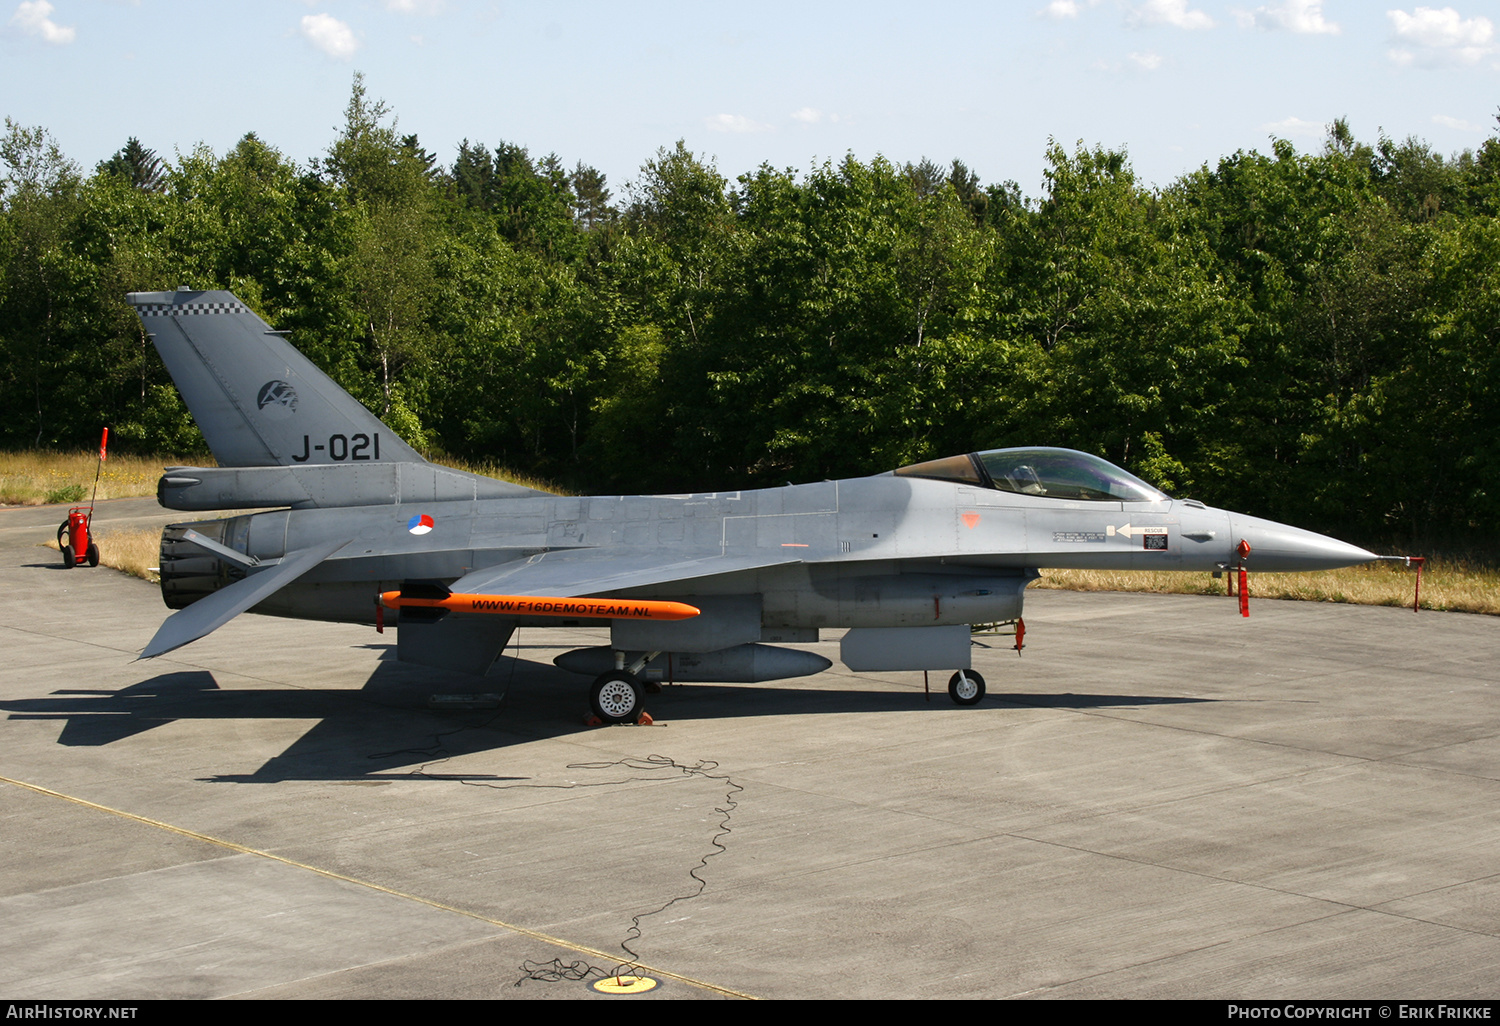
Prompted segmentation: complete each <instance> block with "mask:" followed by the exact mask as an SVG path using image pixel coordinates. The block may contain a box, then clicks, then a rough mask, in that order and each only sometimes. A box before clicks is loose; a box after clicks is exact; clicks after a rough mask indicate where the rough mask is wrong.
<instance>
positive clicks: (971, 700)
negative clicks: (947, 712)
mask: <svg viewBox="0 0 1500 1026" xmlns="http://www.w3.org/2000/svg"><path fill="white" fill-rule="evenodd" d="M948 697H949V698H951V699H953V701H954V703H955V704H956V705H978V704H979V700H980V699H981V698H983V697H984V678H983V677H981V676H980V675H979V674H977V673H975V672H974V671H973V670H959V671H958V672H957V673H955V674H954V675H953V676H952V677H949V678H948Z"/></svg>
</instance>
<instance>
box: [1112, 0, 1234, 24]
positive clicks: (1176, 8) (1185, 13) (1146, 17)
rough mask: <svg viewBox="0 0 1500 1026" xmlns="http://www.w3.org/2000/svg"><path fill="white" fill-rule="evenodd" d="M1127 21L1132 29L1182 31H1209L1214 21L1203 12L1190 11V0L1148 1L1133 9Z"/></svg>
mask: <svg viewBox="0 0 1500 1026" xmlns="http://www.w3.org/2000/svg"><path fill="white" fill-rule="evenodd" d="M1126 21H1127V22H1128V23H1129V24H1130V25H1131V26H1132V27H1140V26H1143V25H1171V26H1172V27H1173V28H1180V29H1208V28H1213V27H1214V20H1213V19H1212V18H1210V17H1209V16H1208V15H1206V14H1204V13H1203V12H1202V11H1193V10H1189V9H1188V0H1146V2H1145V3H1143V4H1137V5H1136V6H1135V7H1134V8H1132V9H1131V11H1130V15H1129V17H1127V18H1126Z"/></svg>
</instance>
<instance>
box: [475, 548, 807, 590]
mask: <svg viewBox="0 0 1500 1026" xmlns="http://www.w3.org/2000/svg"><path fill="white" fill-rule="evenodd" d="M800 562H802V560H801V559H799V558H796V557H788V556H782V555H779V554H775V555H773V554H769V553H768V554H764V555H761V554H746V555H735V556H729V555H722V556H704V557H701V558H699V559H684V560H676V561H670V562H669V561H664V560H663V559H662V557H661V555H660V554H652V553H636V554H629V555H613V554H610V553H609V552H608V551H607V550H606V551H601V550H599V549H565V550H562V551H558V552H544V553H542V554H541V555H538V556H532V557H531V558H530V559H526V560H516V561H514V562H510V563H502V564H500V565H499V566H492V567H485V568H484V569H482V570H475V571H474V572H473V573H471V574H468V575H467V576H465V577H462V578H460V579H459V580H457V581H455V582H453V584H451V585H449V588H450V590H452V591H454V592H468V593H473V594H491V593H495V592H503V593H505V594H507V595H567V596H570V597H574V598H583V597H586V596H590V595H601V594H604V593H605V592H615V591H625V590H627V589H629V588H645V587H648V586H653V585H661V584H679V583H680V584H682V585H683V586H684V592H683V593H684V594H688V593H689V591H688V586H689V582H691V581H694V580H697V579H698V578H701V577H714V576H716V575H718V574H727V573H736V572H739V571H743V570H760V569H764V568H766V567H772V566H785V565H787V564H791V563H800Z"/></svg>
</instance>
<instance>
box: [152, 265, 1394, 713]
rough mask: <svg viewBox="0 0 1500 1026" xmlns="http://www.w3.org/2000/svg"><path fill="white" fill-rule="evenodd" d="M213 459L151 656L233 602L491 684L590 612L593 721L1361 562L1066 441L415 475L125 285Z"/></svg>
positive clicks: (328, 401)
mask: <svg viewBox="0 0 1500 1026" xmlns="http://www.w3.org/2000/svg"><path fill="white" fill-rule="evenodd" d="M127 298H128V300H129V302H130V303H131V304H132V305H133V306H134V307H135V309H136V312H137V313H138V314H139V315H140V318H141V322H142V324H143V325H144V326H145V330H146V331H147V332H148V333H149V335H150V337H151V339H152V341H153V343H154V344H155V346H156V349H157V351H158V352H159V353H160V354H161V357H162V359H163V361H164V362H165V363H166V366H167V369H168V371H169V372H170V373H171V375H172V378H173V380H174V381H175V382H176V384H177V388H178V390H179V391H180V392H181V393H182V397H183V399H184V401H185V402H186V403H187V405H188V408H189V410H190V411H191V412H192V415H193V418H194V419H195V420H196V421H197V423H198V426H199V428H200V429H201V430H202V432H203V435H204V438H205V439H206V440H207V442H208V445H209V448H210V449H211V450H212V451H213V454H214V457H215V458H216V459H217V461H218V463H219V465H218V466H217V467H212V468H207V467H169V468H167V470H166V472H165V474H164V476H163V477H162V478H161V481H160V483H159V485H158V488H157V495H158V498H159V500H160V502H161V504H162V505H163V506H165V507H167V508H169V509H174V510H184V511H208V510H226V509H231V510H232V509H258V510H264V509H265V508H267V507H276V508H274V509H272V510H271V511H270V512H254V513H247V514H243V515H239V516H235V517H232V518H230V519H221V520H206V521H197V522H191V523H181V524H176V525H173V526H171V527H169V528H167V529H166V531H165V532H164V533H163V535H162V543H161V589H162V596H163V598H164V599H165V600H166V604H167V605H168V606H169V607H171V608H172V609H175V610H178V612H176V613H174V614H172V615H171V616H170V617H168V618H167V620H166V622H165V623H163V624H162V626H161V629H160V630H158V631H157V633H156V635H155V637H153V638H152V639H151V641H150V643H149V644H148V645H146V647H145V649H144V650H143V651H142V653H141V657H142V658H149V657H153V656H158V655H161V654H163V653H165V652H170V651H172V650H173V649H175V648H178V647H179V646H182V645H185V644H188V643H189V642H192V641H195V640H197V639H198V638H201V637H203V636H204V635H206V634H208V633H209V632H211V631H213V630H215V629H217V628H218V627H220V626H222V625H223V624H225V623H227V622H228V621H229V620H231V619H232V618H234V617H235V616H237V615H238V614H240V613H242V612H244V611H246V610H251V611H253V612H257V613H265V614H271V615H275V616H287V617H296V618H301V619H310V620H330V621H338V622H347V623H364V624H375V625H377V626H381V627H382V628H383V627H384V626H386V625H391V626H394V627H395V629H396V634H397V642H396V654H397V657H398V658H399V659H401V660H403V661H406V662H409V663H415V664H418V665H422V666H427V667H435V668H438V669H441V670H447V671H453V672H457V673H466V674H475V675H483V674H484V673H486V672H487V671H488V670H489V668H490V666H491V665H492V664H493V663H494V662H495V661H496V660H497V659H498V658H499V656H500V655H501V653H502V652H503V651H504V648H505V645H506V643H507V641H508V640H509V638H510V636H511V634H512V632H513V631H514V630H515V628H516V626H517V625H518V624H521V623H525V624H527V625H533V626H583V625H589V626H598V627H608V628H609V632H610V643H609V645H608V646H607V647H600V648H590V649H577V650H574V651H572V652H569V653H566V654H564V655H562V656H560V657H558V659H557V663H558V665H559V666H562V667H563V668H564V669H567V670H571V671H575V672H578V673H580V674H585V675H588V676H592V677H593V678H594V681H593V684H592V687H591V689H590V705H591V707H592V709H593V712H594V714H595V715H596V716H598V718H599V719H600V720H602V721H604V722H611V723H622V722H633V721H635V720H637V719H638V718H639V716H640V713H641V708H642V693H643V681H648V680H652V679H660V678H662V677H664V676H665V677H670V678H671V679H672V680H673V681H675V682H694V681H721V682H724V681H728V682H757V681H768V680H778V679H783V678H789V677H797V676H803V675H807V674H813V673H818V672H820V671H822V670H824V669H826V668H828V667H829V666H830V665H831V663H830V661H829V660H827V659H825V658H823V657H822V656H819V655H816V654H814V653H812V652H808V651H805V650H799V649H795V648H787V647H784V646H785V645H786V644H796V643H799V642H802V643H805V642H812V641H816V640H818V637H819V632H820V631H821V630H823V629H824V628H840V629H846V632H845V634H844V635H843V639H842V642H841V644H840V649H839V655H840V658H841V659H842V660H843V662H844V664H845V665H846V666H848V667H849V668H850V669H851V670H854V671H855V672H867V671H889V670H941V671H945V672H946V671H948V670H952V671H954V673H953V675H952V677H951V679H950V681H949V693H950V695H951V696H952V698H953V700H954V701H956V702H957V703H959V704H960V705H973V704H975V703H977V702H979V701H980V699H982V698H983V697H984V680H983V678H982V677H981V676H980V675H979V674H978V673H976V672H975V671H974V670H973V669H972V667H971V665H970V649H971V640H970V639H971V626H973V625H976V624H993V623H998V622H1005V621H1015V620H1018V619H1019V618H1020V616H1021V611H1022V600H1023V595H1024V591H1025V588H1026V586H1027V584H1029V583H1030V582H1031V581H1032V580H1035V579H1036V578H1037V577H1038V576H1039V575H1040V574H1039V568H1041V567H1058V568H1067V567H1072V568H1083V569H1100V570H1115V569H1132V570H1134V569H1156V570H1160V569H1168V570H1210V571H1213V570H1224V569H1227V568H1239V567H1244V566H1246V565H1248V566H1250V567H1251V568H1253V569H1254V570H1256V571H1289V570H1319V569H1330V568H1333V567H1340V566H1348V565H1352V564H1356V563H1363V562H1366V561H1369V560H1372V559H1375V558H1376V556H1375V555H1374V554H1373V553H1370V552H1367V551H1365V550H1364V549H1361V548H1357V547H1355V546H1353V545H1347V544H1345V543H1343V542H1340V541H1336V540H1334V539H1332V538H1328V537H1324V536H1323V535H1319V534H1314V533H1312V532H1310V531H1304V530H1299V529H1298V528H1295V527H1288V526H1286V525H1284V524H1278V523H1274V522H1272V521H1269V520H1261V519H1257V518H1255V517H1249V516H1243V515H1241V514H1238V513H1232V512H1229V511H1226V510H1220V509H1213V508H1210V507H1208V506H1205V505H1204V504H1203V503H1201V502H1196V501H1194V500H1192V499H1173V498H1172V497H1170V496H1168V495H1166V494H1165V493H1163V492H1161V491H1160V490H1158V489H1157V488H1154V487H1153V486H1151V485H1149V484H1147V483H1146V482H1144V481H1142V480H1140V479H1139V478H1137V477H1134V476H1132V475H1131V474H1129V473H1127V472H1126V471H1124V470H1121V469H1120V468H1119V467H1116V466H1114V465H1112V464H1110V463H1108V462H1106V461H1105V460H1102V459H1100V458H1098V457H1097V456H1092V455H1089V454H1087V453H1083V452H1077V451H1074V450H1070V449H1059V448H1048V447H1034V448H1018V449H995V450H989V451H985V452H974V453H968V454H965V455H958V456H951V457H948V458H946V459H938V460H933V461H931V462H925V463H918V464H915V465H913V466H908V467H901V468H900V469H897V470H893V471H890V472H888V473H884V474H877V475H875V476H873V477H864V478H855V479H850V480H841V481H820V482H815V483H811V484H802V485H787V486H786V487H782V488H768V489H762V490H756V491H733V492H706V493H695V494H685V495H635V496H626V495H595V496H565V495H554V494H550V493H547V492H541V491H537V490H535V489H531V488H524V487H521V486H519V485H515V484H510V483H507V482H503V481H499V480H495V479H492V478H488V477H483V476H479V475H475V474H469V473H464V472H462V471H458V470H452V469H449V468H446V467H442V466H439V465H436V464H433V463H429V462H428V461H426V460H424V459H423V458H422V457H421V456H420V455H418V454H417V452H416V451H414V450H413V449H412V448H411V447H410V446H408V445H407V444H406V443H405V442H403V441H402V440H401V438H400V437H399V436H398V435H397V434H396V433H395V432H394V431H392V430H391V429H390V428H389V427H388V426H386V425H385V424H383V423H382V422H381V421H380V420H379V419H378V418H376V417H375V416H374V415H373V414H372V413H370V411H368V410H367V409H365V408H364V407H363V406H362V405H360V403H359V402H357V401H356V400H355V399H354V398H353V397H352V396H350V395H349V394H348V393H346V392H344V391H343V390H342V389H341V388H339V387H338V386H337V385H336V384H335V383H334V382H333V381H332V380H331V379H330V378H329V377H328V376H327V375H325V374H324V373H323V372H322V371H320V370H318V369H317V368H316V367H315V366H314V365H313V364H312V363H311V362H310V361H309V360H308V359H306V358H305V357H304V356H302V355H301V354H300V353H299V352H297V350H296V349H295V348H293V347H292V346H291V345H290V344H289V343H288V342H287V341H286V340H285V339H283V338H282V334H283V333H282V332H278V331H274V330H272V329H271V327H270V326H269V325H267V324H266V322H265V321H263V320H262V319H261V318H260V317H258V316H257V315H256V314H255V313H254V312H253V311H251V310H250V309H249V308H248V307H247V306H246V305H245V304H244V303H242V302H240V301H239V300H238V299H237V298H235V296H234V295H232V294H231V293H229V292H222V291H221V292H197V291H191V290H188V289H178V290H177V291H175V292H146V293H132V294H130V295H129V296H128V297H127Z"/></svg>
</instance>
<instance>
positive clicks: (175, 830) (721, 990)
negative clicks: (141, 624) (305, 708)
mask: <svg viewBox="0 0 1500 1026" xmlns="http://www.w3.org/2000/svg"><path fill="white" fill-rule="evenodd" d="M0 783H6V784H12V785H14V786H16V787H20V788H24V789H26V790H28V791H34V792H35V793H37V794H40V795H45V796H46V797H48V798H58V799H61V800H62V801H66V802H72V803H73V804H75V805H81V806H83V807H84V808H86V809H93V810H95V811H96V812H105V813H108V814H109V815H111V816H119V817H120V818H121V819H128V820H131V821H133V822H136V823H142V824H144V825H146V826H150V827H155V828H156V829H158V830H165V831H167V832H168V833H172V834H177V835H178V836H180V837H186V838H189V839H191V840H194V841H202V842H204V843H206V844H213V845H217V846H219V847H220V848H227V849H228V850H230V851H233V852H238V853H240V854H241V855H255V856H258V857H260V858H263V859H269V860H270V861H272V862H280V863H281V864H283V865H287V866H292V867H294V868H296V869H303V870H306V871H307V872H309V873H316V874H317V875H318V876H322V877H326V878H327V879H329V880H338V881H341V882H343V883H349V884H354V885H355V886H357V887H364V888H366V889H368V890H372V891H378V892H380V893H381V894H388V895H390V896H392V897H396V898H404V899H406V900H407V901H415V902H417V903H418V904H420V905H426V906H428V907H429V908H435V909H439V910H441V911H443V912H454V913H457V914H458V915H461V916H466V917H467V918H469V919H476V920H478V921H479V922H481V923H488V924H489V925H491V926H498V927H500V928H501V929H504V930H509V931H511V932H512V933H518V934H520V935H521V936H523V937H529V938H531V939H532V940H536V941H541V942H543V943H544V944H551V945H553V946H554V947H559V948H563V949H564V950H566V951H572V952H574V953H576V954H580V955H587V956H589V957H591V958H600V959H604V960H605V961H609V962H616V963H619V962H620V959H619V958H617V957H616V956H614V955H611V954H610V953H608V952H606V951H600V950H598V949H597V948H591V947H588V946H586V945H583V944H575V943H573V942H572V941H566V940H563V939H562V938H560V937H553V936H551V935H550V934H545V933H542V932H541V931H539V930H531V929H528V928H527V927H524V926H517V925H516V924H515V923H508V922H506V921H505V920H503V919H493V918H491V917H489V916H484V915H480V914H479V913H477V912H470V911H467V910H466V909H461V908H457V907H455V906H453V905H445V904H443V903H442V902H440V901H434V900H432V899H431V898H424V897H422V896H421V895H420V894H411V893H408V892H406V891H398V890H395V889H394V888H391V887H385V886H382V885H381V884H378V883H373V882H372V881H369V880H361V879H360V878H359V877H355V876H346V875H344V874H343V873H335V872H334V871H332V870H330V869H322V868H319V867H318V866H314V865H309V864H308V863H306V862H298V861H296V860H294V859H289V858H287V857H285V856H283V855H276V854H274V853H272V852H269V851H265V850H263V849H260V848H251V847H249V846H247V845H243V844H237V843H235V842H234V841H226V840H223V839H222V838H218V837H212V836H210V835H208V834H200V833H198V832H197V831H195V830H188V829H186V828H184V827H179V826H173V825H172V824H171V823H163V822H161V821H160V820H156V819H151V818H149V817H146V816H138V815H136V814H135V813H133V812H126V811H124V810H123V809H114V808H110V807H109V806H108V805H100V804H99V803H98V802H91V801H89V800H88V799H86V798H79V797H76V796H74V795H70V794H64V793H63V792H61V791H54V790H52V789H51V788H49V787H42V786H41V785H40V784H31V783H27V782H26V781H24V780H16V779H14V778H12V777H6V776H0ZM628 964H629V965H631V966H633V967H634V968H636V969H638V970H640V971H642V972H644V973H647V974H650V975H654V976H660V977H663V978H665V979H669V980H676V981H677V982H678V983H685V984H687V985H688V986H690V987H698V988H700V989H702V990H708V991H712V992H714V993H716V994H723V995H724V996H726V997H733V998H741V999H743V1000H745V1001H755V1000H758V999H757V998H756V997H755V995H753V994H746V993H744V992H743V991H738V990H733V989H732V988H729V987H721V986H719V985H718V984H716V983H709V982H708V981H706V980H699V979H694V978H693V977H691V976H684V975H682V974H680V973H674V972H669V971H667V970H665V969H659V968H657V967H655V966H651V965H647V964H645V963H644V962H630V963H628Z"/></svg>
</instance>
